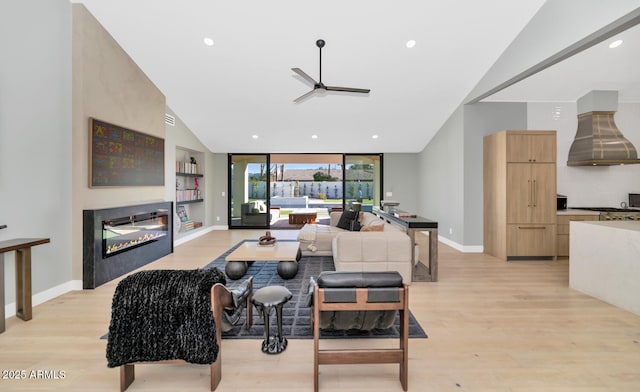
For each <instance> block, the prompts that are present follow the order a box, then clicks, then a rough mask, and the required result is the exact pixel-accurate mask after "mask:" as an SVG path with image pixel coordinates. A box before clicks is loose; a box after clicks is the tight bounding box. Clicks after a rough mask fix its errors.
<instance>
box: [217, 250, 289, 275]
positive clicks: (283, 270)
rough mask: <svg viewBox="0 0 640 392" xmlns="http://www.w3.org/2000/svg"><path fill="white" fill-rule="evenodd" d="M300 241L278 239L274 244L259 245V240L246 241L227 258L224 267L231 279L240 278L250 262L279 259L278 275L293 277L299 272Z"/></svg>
mask: <svg viewBox="0 0 640 392" xmlns="http://www.w3.org/2000/svg"><path fill="white" fill-rule="evenodd" d="M300 257H301V253H300V243H299V242H297V241H277V242H276V243H275V244H273V245H258V241H245V242H243V243H242V244H240V246H238V248H237V249H235V250H234V251H233V252H231V253H229V255H227V257H225V260H226V261H227V265H226V266H225V268H224V271H225V272H226V274H227V276H228V277H229V278H230V279H233V280H236V279H240V278H242V277H243V276H244V274H246V273H247V269H248V268H249V263H250V262H254V261H277V262H278V275H280V276H281V277H282V278H283V279H291V278H293V277H294V276H296V274H297V273H298V260H300Z"/></svg>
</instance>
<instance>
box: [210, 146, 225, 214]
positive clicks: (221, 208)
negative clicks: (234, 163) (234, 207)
mask: <svg viewBox="0 0 640 392" xmlns="http://www.w3.org/2000/svg"><path fill="white" fill-rule="evenodd" d="M228 166H229V161H228V155H227V154H213V170H212V171H211V172H210V173H211V175H210V176H209V175H208V174H207V178H208V179H210V181H211V182H212V183H213V186H214V188H213V211H212V216H213V217H214V225H216V226H220V225H223V226H227V222H228V218H229V216H228V215H229V214H228V212H227V207H228V203H229V202H228V196H229V194H228V189H227V188H228V181H227V179H228V174H227V170H228V169H227V168H228ZM218 218H220V219H218Z"/></svg>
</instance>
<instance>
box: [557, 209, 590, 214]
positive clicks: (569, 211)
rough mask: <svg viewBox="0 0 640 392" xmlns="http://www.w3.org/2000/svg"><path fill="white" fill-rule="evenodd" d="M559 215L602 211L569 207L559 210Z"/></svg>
mask: <svg viewBox="0 0 640 392" xmlns="http://www.w3.org/2000/svg"><path fill="white" fill-rule="evenodd" d="M558 215H600V212H598V211H589V210H574V209H572V208H567V209H566V210H558Z"/></svg>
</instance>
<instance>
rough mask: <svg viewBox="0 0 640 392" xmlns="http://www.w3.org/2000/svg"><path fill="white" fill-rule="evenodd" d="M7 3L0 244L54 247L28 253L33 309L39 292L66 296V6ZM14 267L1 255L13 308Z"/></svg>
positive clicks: (1, 36) (0, 26)
mask: <svg viewBox="0 0 640 392" xmlns="http://www.w3.org/2000/svg"><path fill="white" fill-rule="evenodd" d="M8 3H10V5H5V4H4V3H3V6H2V11H1V12H0V48H2V60H0V224H7V225H8V228H7V229H4V230H0V241H2V240H7V239H11V238H20V237H48V238H50V239H51V243H50V244H45V245H39V246H36V247H34V248H33V250H32V260H33V262H32V282H33V288H32V291H33V293H34V298H33V304H34V305H37V304H38V303H41V302H42V301H43V297H42V295H41V293H42V292H44V291H47V290H48V291H49V292H50V293H53V296H55V294H56V293H57V294H60V293H61V292H66V291H68V290H69V289H70V287H69V281H70V277H71V198H72V194H71V176H70V173H71V5H70V4H69V2H68V0H32V1H17V0H16V1H10V2H8ZM13 260H14V253H13V252H11V253H6V254H5V279H4V280H5V295H6V297H5V302H6V303H7V304H12V303H14V302H15V284H14V282H15V271H14V261H13ZM45 299H48V298H45ZM0 305H1V306H4V305H5V304H0ZM6 310H7V314H6V315H7V316H10V315H12V314H15V306H9V307H7V309H6ZM36 317H37V316H36Z"/></svg>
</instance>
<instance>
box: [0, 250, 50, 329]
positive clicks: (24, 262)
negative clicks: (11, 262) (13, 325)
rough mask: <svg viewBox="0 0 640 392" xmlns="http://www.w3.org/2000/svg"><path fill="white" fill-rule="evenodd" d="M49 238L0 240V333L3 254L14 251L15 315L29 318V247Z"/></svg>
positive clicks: (0, 324)
mask: <svg viewBox="0 0 640 392" xmlns="http://www.w3.org/2000/svg"><path fill="white" fill-rule="evenodd" d="M49 242H50V241H49V238H15V239H12V240H6V241H0V286H1V287H0V305H2V306H0V333H2V332H4V330H5V320H4V254H5V253H6V252H11V251H14V250H15V251H16V316H18V317H19V318H21V319H23V320H24V321H29V320H31V247H32V246H36V245H41V244H46V243H49Z"/></svg>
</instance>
